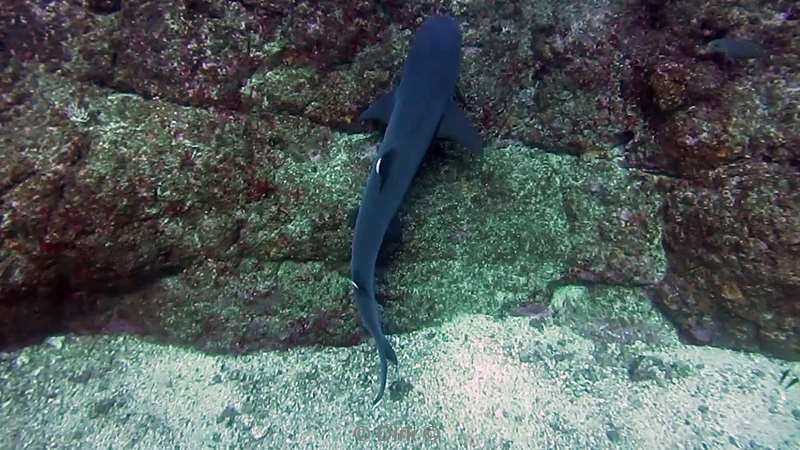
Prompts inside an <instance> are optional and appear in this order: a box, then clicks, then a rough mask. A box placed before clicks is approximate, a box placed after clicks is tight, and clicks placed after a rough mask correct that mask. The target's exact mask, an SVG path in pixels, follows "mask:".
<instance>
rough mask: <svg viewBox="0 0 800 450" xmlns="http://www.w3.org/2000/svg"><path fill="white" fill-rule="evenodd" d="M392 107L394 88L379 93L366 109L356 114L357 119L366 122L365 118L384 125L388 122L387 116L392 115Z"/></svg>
mask: <svg viewBox="0 0 800 450" xmlns="http://www.w3.org/2000/svg"><path fill="white" fill-rule="evenodd" d="M393 109H394V89H392V90H391V91H389V92H387V93H385V94H383V95H381V96H380V97H378V99H377V100H375V101H374V102H373V103H372V105H370V107H369V108H367V110H366V111H364V112H363V113H361V115H360V116H358V118H359V120H361V121H362V122H366V121H367V120H374V121H376V122H381V123H383V124H384V125H386V124H388V123H389V118H390V117H391V116H392V110H393Z"/></svg>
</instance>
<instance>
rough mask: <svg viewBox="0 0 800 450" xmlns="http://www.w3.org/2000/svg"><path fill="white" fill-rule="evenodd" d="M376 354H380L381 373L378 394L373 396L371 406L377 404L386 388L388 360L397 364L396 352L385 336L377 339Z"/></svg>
mask: <svg viewBox="0 0 800 450" xmlns="http://www.w3.org/2000/svg"><path fill="white" fill-rule="evenodd" d="M378 356H380V358H381V361H380V364H381V375H380V388H378V395H376V396H375V400H373V401H372V406H375V405H376V404H378V402H379V401H381V399H382V398H383V393H384V391H385V390H386V372H387V371H388V368H389V367H388V366H389V364H388V363H389V362H391V363H392V364H394V365H397V354H396V353H395V352H394V349H393V348H392V345H391V344H390V343H389V340H388V339H386V337H382V338H381V339H379V340H378Z"/></svg>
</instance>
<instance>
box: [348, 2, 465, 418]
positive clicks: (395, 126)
mask: <svg viewBox="0 0 800 450" xmlns="http://www.w3.org/2000/svg"><path fill="white" fill-rule="evenodd" d="M460 63H461V32H460V31H459V29H458V25H457V24H456V22H455V20H453V19H452V18H451V17H446V16H436V17H431V18H429V19H428V20H426V21H425V22H424V23H423V24H422V26H421V27H420V28H419V30H418V31H417V33H416V36H415V39H414V42H413V43H412V46H411V50H410V51H409V54H408V57H407V59H406V62H405V65H404V68H403V73H402V77H401V81H400V84H399V85H398V86H397V87H396V88H395V89H394V90H392V91H391V92H389V93H387V94H385V95H383V96H381V97H380V98H378V100H377V101H376V102H375V103H374V104H373V105H372V106H370V107H369V108H368V109H367V110H366V111H365V112H364V113H363V114H362V115H361V117H360V118H361V120H376V121H380V122H383V123H385V124H386V125H387V126H386V131H385V133H384V136H383V140H382V141H381V143H380V145H379V147H378V153H377V157H376V158H375V161H374V163H373V164H372V165H371V169H370V174H369V178H368V180H367V185H366V187H365V188H364V192H363V196H362V200H361V206H360V208H359V210H358V216H357V218H356V223H355V230H354V233H353V246H352V260H351V272H352V283H353V288H354V297H355V302H356V305H357V307H358V312H359V315H360V316H361V321H362V323H363V325H364V327H365V328H366V329H367V331H368V332H369V333H370V335H372V337H373V338H374V340H375V344H376V346H377V350H378V356H379V357H380V380H379V381H380V387H379V390H378V393H377V396H376V397H375V400H374V401H373V404H375V403H377V402H379V401H380V399H381V398H382V397H383V393H384V391H385V389H386V372H387V366H388V362H392V363H393V364H397V355H396V354H395V352H394V349H392V346H391V344H390V343H389V341H388V340H387V339H386V336H385V335H384V333H383V328H382V321H381V312H382V311H381V307H380V305H378V303H377V302H376V299H375V292H376V289H375V264H376V261H377V258H378V253H379V251H380V248H381V244H382V243H383V240H384V236H385V235H386V231H387V229H388V228H389V224H390V223H391V222H392V220H393V218H394V217H395V215H396V213H397V210H398V208H399V207H400V204H401V203H402V201H403V198H404V197H405V195H406V192H407V191H408V189H409V188H410V187H411V183H412V182H413V179H414V176H415V174H416V172H417V168H418V167H419V165H420V163H421V162H422V160H423V158H424V156H425V153H426V152H427V150H428V147H430V144H431V141H432V140H433V139H434V138H443V139H449V140H455V141H458V142H460V143H461V144H462V145H463V146H465V147H466V148H468V149H469V150H472V151H476V152H478V151H480V150H481V143H480V135H479V134H478V132H477V131H476V130H475V129H474V128H473V127H472V126H471V125H470V123H469V121H468V119H467V118H466V116H465V115H464V113H463V111H461V109H459V107H458V106H457V105H456V104H455V102H454V101H453V94H454V93H455V88H456V83H457V81H458V70H459V65H460Z"/></svg>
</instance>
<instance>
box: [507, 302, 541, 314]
mask: <svg viewBox="0 0 800 450" xmlns="http://www.w3.org/2000/svg"><path fill="white" fill-rule="evenodd" d="M545 311H547V306H546V305H542V304H541V303H525V304H522V305H519V306H517V307H516V308H514V309H512V310H511V313H510V314H511V315H512V316H514V317H533V316H538V315H540V314H543V313H544V312H545Z"/></svg>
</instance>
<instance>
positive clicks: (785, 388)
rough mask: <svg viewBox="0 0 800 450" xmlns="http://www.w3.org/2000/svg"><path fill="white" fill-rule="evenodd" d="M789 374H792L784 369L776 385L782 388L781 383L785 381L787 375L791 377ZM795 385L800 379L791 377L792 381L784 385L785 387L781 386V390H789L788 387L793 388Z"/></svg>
mask: <svg viewBox="0 0 800 450" xmlns="http://www.w3.org/2000/svg"><path fill="white" fill-rule="evenodd" d="M791 373H792V372H791V371H789V369H786V370H784V371H783V372H781V379H780V380H779V381H778V384H780V385H781V386H783V382H784V381H786V379H787V378H789V375H791ZM797 383H800V378H797V377H792V379H791V380H789V382H788V383H786V386H783V389H784V390H787V389H789V388H790V387H792V386H794V385H795V384H797Z"/></svg>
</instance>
